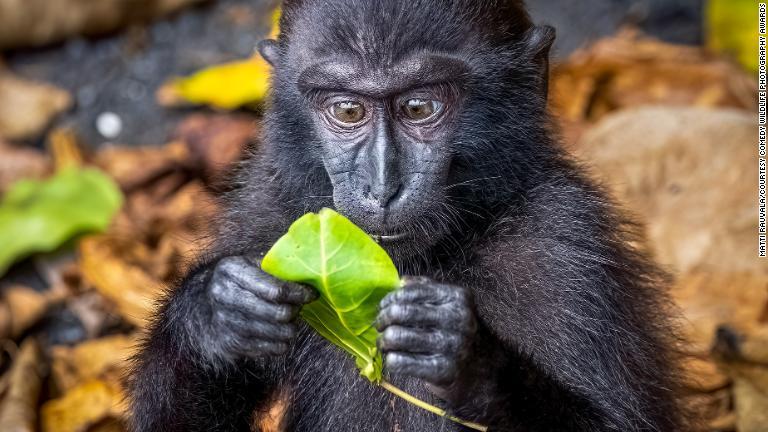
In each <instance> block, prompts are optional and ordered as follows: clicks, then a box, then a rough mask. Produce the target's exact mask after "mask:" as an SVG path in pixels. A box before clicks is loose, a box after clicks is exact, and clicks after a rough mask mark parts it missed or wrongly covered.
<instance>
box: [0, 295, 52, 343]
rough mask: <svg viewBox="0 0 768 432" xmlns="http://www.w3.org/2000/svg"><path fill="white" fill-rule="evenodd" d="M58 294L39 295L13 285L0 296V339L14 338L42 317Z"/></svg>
mask: <svg viewBox="0 0 768 432" xmlns="http://www.w3.org/2000/svg"><path fill="white" fill-rule="evenodd" d="M60 297H61V295H60V293H58V292H57V293H55V295H54V293H51V292H47V293H41V292H38V291H35V290H33V289H31V288H28V287H25V286H21V285H14V286H11V287H8V288H6V289H4V290H3V291H2V295H0V339H6V338H15V337H18V336H19V335H21V334H22V333H23V332H24V331H25V330H27V329H28V328H29V327H31V326H32V325H33V324H35V323H36V322H37V321H38V320H40V318H42V317H43V315H44V314H45V312H46V311H47V310H48V307H49V306H50V305H51V304H53V303H54V302H56V301H58V300H59V299H60Z"/></svg>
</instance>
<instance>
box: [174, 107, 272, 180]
mask: <svg viewBox="0 0 768 432" xmlns="http://www.w3.org/2000/svg"><path fill="white" fill-rule="evenodd" d="M256 126H257V122H256V120H255V118H254V117H251V116H248V115H233V114H214V115H207V114H193V115H191V116H189V117H187V118H186V119H185V120H184V121H183V122H182V123H181V124H180V125H179V126H178V128H177V129H176V131H175V133H174V139H175V140H178V141H182V142H184V143H185V144H186V145H187V147H188V148H189V152H190V154H191V156H192V158H193V160H195V161H196V162H197V165H198V166H199V167H200V171H201V172H202V173H203V175H204V176H205V178H206V180H208V181H207V182H208V183H209V184H215V183H218V182H221V181H223V180H224V177H225V175H226V173H228V171H229V169H230V168H231V167H232V165H233V164H234V163H235V162H236V161H237V160H239V159H240V158H241V156H242V155H243V151H244V150H245V148H246V145H247V144H248V142H249V141H250V140H251V139H252V138H253V137H254V136H256V130H257V129H256Z"/></svg>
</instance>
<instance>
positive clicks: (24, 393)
mask: <svg viewBox="0 0 768 432" xmlns="http://www.w3.org/2000/svg"><path fill="white" fill-rule="evenodd" d="M44 374H45V360H44V358H43V354H42V352H41V351H40V346H39V345H38V343H37V342H36V341H35V340H34V339H33V338H27V339H26V340H25V341H24V342H23V343H22V344H21V348H20V349H19V351H18V353H17V354H16V357H15V358H14V361H13V364H12V365H11V369H10V371H9V372H8V389H7V390H6V391H5V394H4V396H3V398H2V404H0V430H2V431H3V432H35V431H36V430H37V428H36V425H37V400H38V396H39V394H40V387H41V386H42V382H43V376H44Z"/></svg>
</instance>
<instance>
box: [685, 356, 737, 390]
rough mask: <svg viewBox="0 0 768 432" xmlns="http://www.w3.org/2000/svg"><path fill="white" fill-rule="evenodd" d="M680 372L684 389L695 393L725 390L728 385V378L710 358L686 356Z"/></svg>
mask: <svg viewBox="0 0 768 432" xmlns="http://www.w3.org/2000/svg"><path fill="white" fill-rule="evenodd" d="M682 370H683V373H684V378H685V382H684V384H685V386H686V388H688V389H691V390H694V391H697V392H704V393H709V392H713V391H715V390H720V389H723V388H725V387H726V386H728V384H729V383H730V382H729V380H728V377H727V376H726V375H725V374H724V373H723V372H721V371H720V370H719V369H718V367H717V364H716V363H715V362H714V361H713V360H712V359H710V358H702V357H695V356H687V357H686V358H685V360H684V363H683V365H682Z"/></svg>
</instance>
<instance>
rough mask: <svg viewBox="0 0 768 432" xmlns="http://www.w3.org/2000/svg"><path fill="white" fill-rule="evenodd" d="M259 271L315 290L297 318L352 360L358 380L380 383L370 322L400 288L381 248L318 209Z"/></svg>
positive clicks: (293, 227) (378, 356)
mask: <svg viewBox="0 0 768 432" xmlns="http://www.w3.org/2000/svg"><path fill="white" fill-rule="evenodd" d="M261 267H262V269H263V270H264V271H265V272H267V273H269V274H271V275H273V276H275V277H277V278H279V279H283V280H287V281H293V282H300V283H305V284H308V285H311V286H313V287H315V288H316V289H317V290H318V292H319V293H320V298H319V299H318V300H317V301H314V302H312V303H310V304H308V305H306V306H304V308H303V309H302V312H301V316H302V318H303V319H304V320H305V321H306V322H307V323H308V324H309V325H310V326H312V327H313V328H314V329H315V330H316V331H317V332H318V333H319V334H320V335H321V336H323V337H324V338H326V339H328V340H329V341H330V342H332V343H334V344H335V345H337V346H339V347H341V348H342V349H344V350H345V351H347V352H348V353H349V354H351V355H352V356H354V358H355V362H356V364H357V367H358V368H359V369H360V373H361V374H362V375H363V376H365V377H366V378H368V379H369V380H370V381H372V382H379V381H381V371H382V361H381V354H380V353H379V352H378V350H377V349H376V337H377V335H378V333H377V332H376V329H375V328H373V321H374V320H375V319H376V314H377V313H378V307H379V302H380V301H381V299H382V298H383V297H384V296H385V295H386V294H387V293H389V292H390V291H393V290H395V289H397V288H398V287H399V286H400V277H399V275H398V273H397V269H396V268H395V265H394V264H393V263H392V260H391V259H390V258H389V255H387V253H386V252H385V251H384V249H382V248H381V246H379V245H378V244H377V243H376V242H375V241H374V240H373V239H371V238H370V237H369V236H368V235H367V234H366V233H365V232H364V231H363V230H361V229H360V228H358V227H357V226H355V224H353V223H352V222H350V221H349V220H348V219H347V218H345V217H344V216H342V215H340V214H338V213H336V212H335V211H333V210H330V209H323V210H321V211H320V212H319V213H308V214H306V215H304V216H302V217H301V218H299V219H298V220H297V221H296V222H294V223H293V225H291V227H290V228H289V229H288V233H287V234H285V235H284V236H283V237H281V238H280V239H279V240H278V241H277V243H275V244H274V246H272V249H270V250H269V252H267V255H266V256H264V258H263V259H262V261H261Z"/></svg>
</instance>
